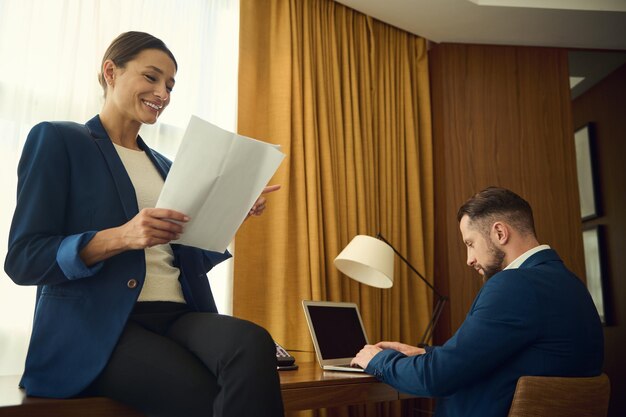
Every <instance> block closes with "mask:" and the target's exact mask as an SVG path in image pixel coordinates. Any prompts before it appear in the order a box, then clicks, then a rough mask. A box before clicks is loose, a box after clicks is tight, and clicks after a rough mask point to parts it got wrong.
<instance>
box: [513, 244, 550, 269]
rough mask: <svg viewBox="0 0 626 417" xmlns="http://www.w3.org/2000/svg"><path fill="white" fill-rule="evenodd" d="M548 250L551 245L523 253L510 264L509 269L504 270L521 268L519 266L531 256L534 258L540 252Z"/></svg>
mask: <svg viewBox="0 0 626 417" xmlns="http://www.w3.org/2000/svg"><path fill="white" fill-rule="evenodd" d="M546 249H550V246H549V245H539V246H535V247H534V248H532V249H530V250H527V251H526V252H524V253H522V254H521V255H520V256H518V257H517V258H516V259H515V260H514V261H513V262H511V263H510V264H508V265H507V267H506V268H504V269H517V268H519V266H520V265H521V264H523V263H524V262H525V261H526V259H528V258H530V257H531V256H533V255H534V254H535V253H537V252H540V251H542V250H546Z"/></svg>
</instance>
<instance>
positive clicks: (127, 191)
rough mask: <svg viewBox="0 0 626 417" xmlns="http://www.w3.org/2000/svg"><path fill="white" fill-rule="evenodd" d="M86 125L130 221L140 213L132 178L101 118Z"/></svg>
mask: <svg viewBox="0 0 626 417" xmlns="http://www.w3.org/2000/svg"><path fill="white" fill-rule="evenodd" d="M85 125H86V126H87V129H88V130H89V133H90V134H91V136H92V137H93V138H94V141H95V143H96V145H98V147H99V148H100V151H101V152H102V156H103V157H104V159H105V161H106V163H107V165H108V167H109V171H110V173H111V177H112V178H113V181H114V182H115V186H116V187H117V192H118V194H119V197H120V201H121V202H122V206H123V207H124V213H125V214H126V217H127V218H128V220H130V219H132V218H133V217H135V215H136V214H137V213H138V212H139V208H138V206H137V195H136V194H135V188H134V187H133V183H132V182H131V181H130V177H129V176H128V173H127V172H126V169H125V168H124V164H123V163H122V160H121V159H120V157H119V155H118V154H117V151H116V150H115V147H114V146H113V142H111V138H109V135H108V134H107V132H106V130H105V129H104V126H102V122H100V117H99V116H95V117H94V118H93V119H91V120H89V121H88V122H87V123H86V124H85Z"/></svg>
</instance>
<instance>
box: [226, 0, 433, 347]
mask: <svg viewBox="0 0 626 417" xmlns="http://www.w3.org/2000/svg"><path fill="white" fill-rule="evenodd" d="M240 10H241V11H240V41H239V42H240V43H239V44H240V55H239V65H240V67H239V68H240V70H239V88H238V97H239V98H238V105H239V106H238V131H239V133H240V134H243V135H246V136H251V137H254V138H257V139H260V140H265V141H267V142H270V143H275V144H280V145H281V147H282V150H283V152H284V153H286V154H287V158H285V160H284V162H283V164H282V165H281V167H280V168H279V170H278V172H277V173H276V175H275V177H274V179H273V180H272V183H279V184H282V189H281V190H280V191H278V192H276V193H273V194H271V195H269V196H268V200H269V203H268V210H267V211H266V213H265V214H264V215H263V216H262V217H260V218H255V219H251V220H249V221H247V222H246V223H245V224H244V225H243V226H242V228H241V229H240V231H239V233H238V234H237V237H236V257H235V267H234V268H235V278H234V309H233V312H234V315H235V316H238V317H242V318H246V319H249V320H252V321H254V322H256V323H259V324H261V325H263V326H265V327H266V328H267V329H268V330H269V331H270V333H271V334H272V336H273V337H274V338H275V339H276V340H277V341H278V342H280V343H281V344H283V345H284V346H285V347H286V348H287V349H292V350H305V351H312V350H313V347H312V343H311V338H310V336H309V334H308V329H307V325H306V322H305V320H304V314H303V312H302V307H301V305H300V304H301V300H304V299H315V300H333V301H354V302H356V303H358V304H359V306H360V310H361V313H362V316H363V320H364V324H365V327H366V330H367V332H368V336H369V338H370V342H376V341H379V340H400V341H403V342H406V343H412V344H416V343H418V342H419V339H420V338H421V335H422V334H423V332H424V329H425V327H426V325H427V322H428V320H429V319H430V316H431V312H432V306H433V301H432V299H433V296H432V293H431V292H430V290H429V289H428V288H427V287H426V285H424V284H423V283H422V282H421V281H420V280H419V279H418V278H417V277H415V276H412V274H413V273H412V272H411V271H410V270H409V269H408V268H407V267H406V266H405V265H404V264H403V263H402V261H401V260H400V259H399V258H397V257H396V258H397V259H396V264H395V273H396V274H395V275H396V278H395V284H394V286H393V288H391V289H388V290H381V289H375V288H371V287H367V286H364V285H361V284H358V283H356V282H355V281H353V280H350V279H349V278H347V277H345V276H343V275H342V274H340V273H339V272H338V270H337V269H336V268H335V267H334V265H333V260H334V258H335V257H336V256H337V254H338V253H339V252H340V251H341V250H342V249H343V248H344V246H345V245H346V244H347V243H348V242H349V241H350V240H351V239H352V238H353V237H354V236H355V235H356V234H369V235H373V236H375V235H376V233H377V232H381V233H382V234H383V235H384V236H385V238H386V239H387V240H388V241H389V242H391V243H392V244H393V245H394V247H395V248H396V249H398V251H399V252H400V253H402V254H403V255H404V256H405V257H406V258H407V259H408V260H409V261H410V262H411V263H412V264H413V265H414V266H415V267H416V268H417V269H418V270H419V271H421V272H422V273H423V275H425V276H426V277H427V278H429V279H430V280H431V282H432V277H433V269H434V251H433V241H434V236H433V235H434V230H433V223H434V213H433V210H434V209H433V206H434V201H433V200H434V196H433V166H432V165H433V157H432V138H431V117H430V93H429V80H428V60H427V51H426V41H425V40H424V39H423V38H419V37H417V36H415V35H411V34H409V33H407V32H404V31H401V30H399V29H396V28H394V27H391V26H389V25H386V24H383V23H381V22H378V21H375V20H373V19H372V18H370V17H367V16H365V15H363V14H360V13H358V12H355V11H353V10H351V9H349V8H347V7H345V6H342V5H340V4H338V3H336V2H334V1H330V0H266V1H262V2H260V1H257V0H241V4H240Z"/></svg>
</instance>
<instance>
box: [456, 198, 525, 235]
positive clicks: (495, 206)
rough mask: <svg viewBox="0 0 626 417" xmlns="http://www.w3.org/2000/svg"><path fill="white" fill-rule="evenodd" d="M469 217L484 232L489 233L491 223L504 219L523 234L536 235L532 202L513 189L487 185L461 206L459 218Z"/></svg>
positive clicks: (459, 219)
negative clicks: (529, 202)
mask: <svg viewBox="0 0 626 417" xmlns="http://www.w3.org/2000/svg"><path fill="white" fill-rule="evenodd" d="M463 216H467V217H469V220H470V222H471V223H475V224H477V225H478V228H479V230H481V232H482V233H488V232H489V228H490V227H491V225H492V224H493V223H494V222H496V221H498V220H503V221H505V222H506V223H508V224H510V225H511V226H513V227H514V228H515V229H516V230H517V231H519V232H520V233H522V234H525V235H527V234H532V235H533V236H534V235H535V220H534V219H533V210H532V208H531V207H530V204H528V202H527V201H526V200H524V199H523V198H522V197H520V196H519V195H517V194H515V193H514V192H513V191H511V190H507V189H506V188H500V187H487V188H485V189H484V190H482V191H480V192H478V193H477V194H475V195H474V196H473V197H472V198H470V199H469V200H467V201H466V202H465V204H463V205H462V206H461V208H459V212H458V213H457V216H456V217H457V220H458V221H459V222H460V221H461V219H462V218H463Z"/></svg>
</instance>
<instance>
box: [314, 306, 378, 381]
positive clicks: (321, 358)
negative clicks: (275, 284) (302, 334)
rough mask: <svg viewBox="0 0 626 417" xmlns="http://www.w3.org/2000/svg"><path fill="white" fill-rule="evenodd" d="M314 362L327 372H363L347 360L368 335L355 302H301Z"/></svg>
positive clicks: (365, 341) (364, 341)
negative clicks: (312, 348)
mask: <svg viewBox="0 0 626 417" xmlns="http://www.w3.org/2000/svg"><path fill="white" fill-rule="evenodd" d="M302 307H304V315H305V316H306V322H307V324H308V325H309V331H310V332H311V338H312V339H313V346H315V355H316V356H317V361H318V363H319V364H320V366H321V367H322V369H324V370H326V371H348V372H363V369H362V368H360V367H353V366H350V361H351V360H352V359H353V358H354V357H355V356H356V354H357V353H358V352H359V351H360V350H361V349H362V348H363V346H365V345H366V344H367V343H368V342H367V335H366V333H365V328H364V327H363V322H362V321H361V315H360V314H359V308H358V306H357V305H356V304H354V303H337V302H331V301H308V300H304V301H302Z"/></svg>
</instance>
